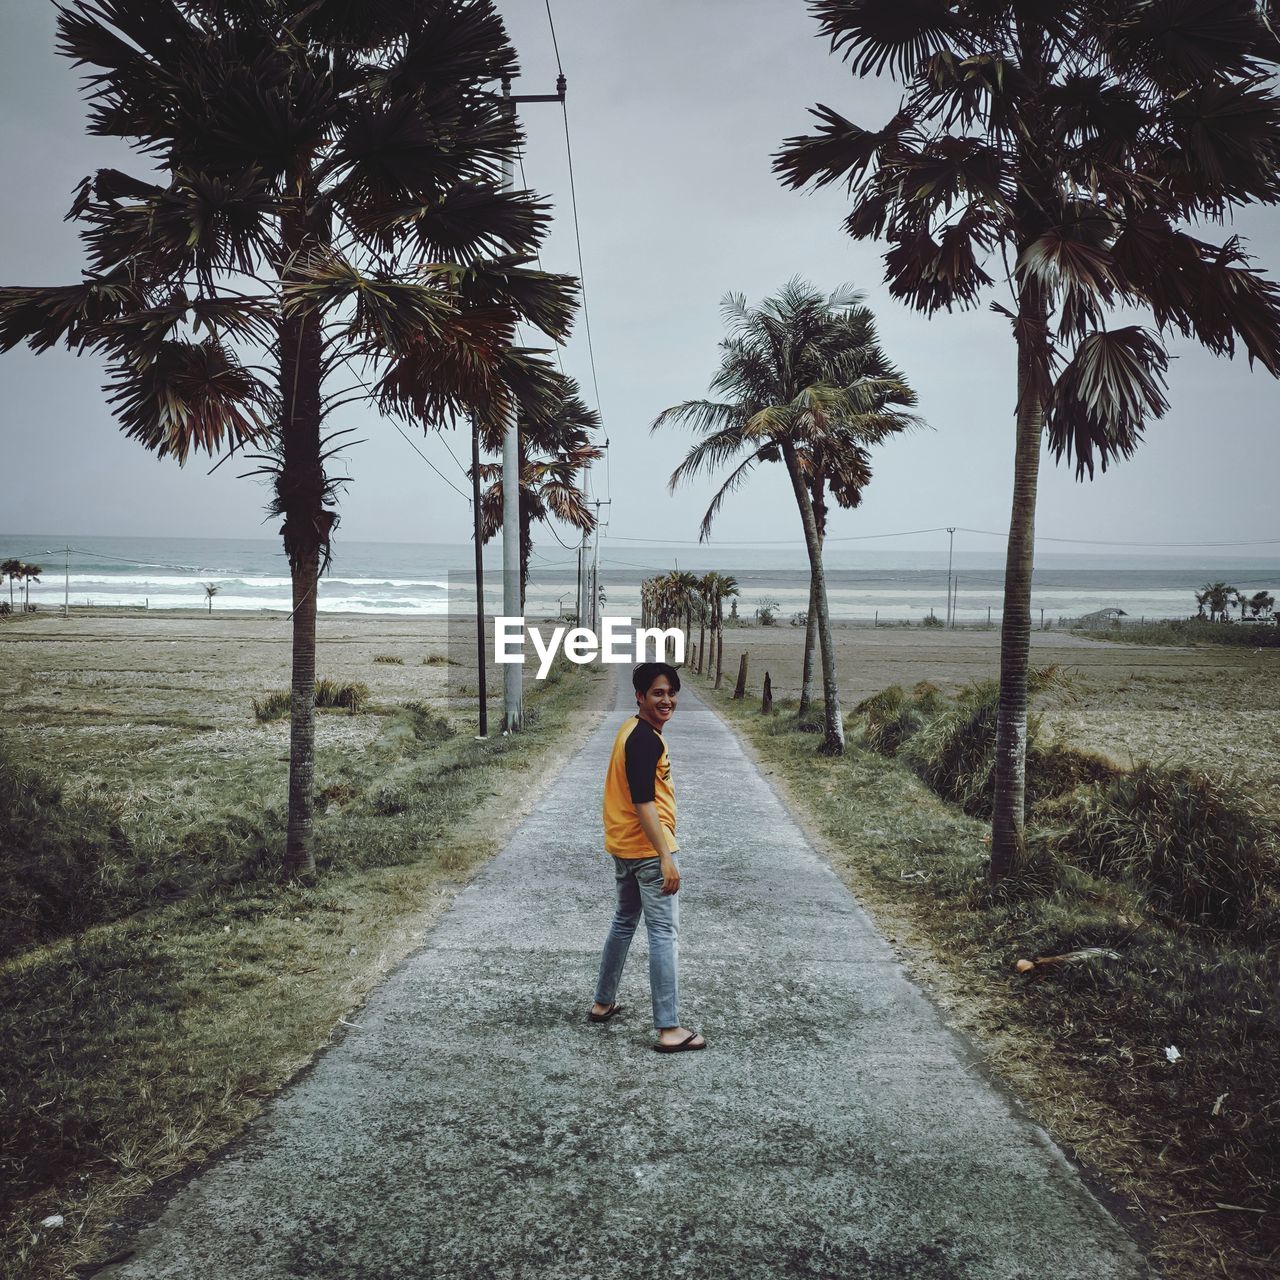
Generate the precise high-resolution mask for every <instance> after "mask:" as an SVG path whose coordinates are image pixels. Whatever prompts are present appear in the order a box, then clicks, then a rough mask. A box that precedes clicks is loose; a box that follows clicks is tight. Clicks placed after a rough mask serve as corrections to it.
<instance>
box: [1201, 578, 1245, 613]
mask: <svg viewBox="0 0 1280 1280" xmlns="http://www.w3.org/2000/svg"><path fill="white" fill-rule="evenodd" d="M1200 592H1201V594H1202V595H1203V597H1204V602H1205V604H1207V605H1208V606H1209V621H1210V622H1225V621H1226V620H1227V610H1228V608H1229V607H1230V605H1231V598H1232V596H1235V595H1238V594H1239V592H1237V591H1236V589H1235V587H1233V586H1229V585H1228V584H1227V583H1225V582H1206V583H1205V584H1204V586H1203V587H1202V588H1201V589H1200ZM1196 599H1200V595H1197V597H1196Z"/></svg>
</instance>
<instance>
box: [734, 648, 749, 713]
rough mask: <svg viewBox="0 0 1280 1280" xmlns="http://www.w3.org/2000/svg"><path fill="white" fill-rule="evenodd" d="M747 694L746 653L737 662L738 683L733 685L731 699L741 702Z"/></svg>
mask: <svg viewBox="0 0 1280 1280" xmlns="http://www.w3.org/2000/svg"><path fill="white" fill-rule="evenodd" d="M746 694H747V655H746V654H745V653H744V654H743V655H742V661H741V662H739V663H738V683H737V684H735V685H734V686H733V701H734V702H741V701H742V699H743V698H744V697H746Z"/></svg>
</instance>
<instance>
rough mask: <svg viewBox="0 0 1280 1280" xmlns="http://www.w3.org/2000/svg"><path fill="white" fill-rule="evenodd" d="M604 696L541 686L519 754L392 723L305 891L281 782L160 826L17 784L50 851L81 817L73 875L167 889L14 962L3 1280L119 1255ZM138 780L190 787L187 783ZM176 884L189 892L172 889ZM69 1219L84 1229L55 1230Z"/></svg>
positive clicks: (326, 811) (369, 975) (290, 1069)
mask: <svg viewBox="0 0 1280 1280" xmlns="http://www.w3.org/2000/svg"><path fill="white" fill-rule="evenodd" d="M578 671H579V669H577V668H575V672H578ZM600 679H601V677H600V676H599V675H597V674H594V673H591V672H586V671H583V672H581V674H575V675H573V676H565V677H564V678H562V679H560V680H557V681H555V682H552V683H546V682H544V683H541V684H538V685H536V686H532V687H531V689H530V692H529V694H528V695H527V696H528V703H527V709H528V711H529V715H528V717H527V719H526V724H525V729H524V731H523V732H522V733H521V734H520V735H518V736H516V737H514V738H504V737H492V738H489V739H488V740H486V741H483V742H477V741H475V740H474V738H473V737H472V734H471V732H469V731H468V732H461V731H460V730H459V729H458V728H457V727H456V726H455V725H454V723H453V722H452V721H451V720H450V719H449V718H448V717H447V716H446V715H443V714H441V712H440V711H439V710H437V709H436V708H434V707H432V706H429V705H426V704H421V703H409V704H405V705H403V706H400V707H398V708H395V709H393V710H392V711H391V712H390V713H389V714H387V715H386V716H385V717H383V718H381V719H380V721H379V728H380V732H379V735H378V736H377V737H376V738H375V739H374V741H373V742H372V744H371V745H370V746H368V747H367V748H366V749H364V750H362V751H358V752H352V751H349V750H343V749H341V748H332V749H330V750H329V751H328V752H327V753H326V752H322V753H321V754H320V756H319V758H318V764H317V792H318V798H319V805H318V816H317V821H316V837H317V848H318V851H317V867H318V874H317V877H316V881H315V883H314V884H312V885H309V886H308V885H302V884H297V883H294V884H288V885H285V884H282V883H281V882H280V879H279V863H278V850H279V848H280V845H281V842H282V836H283V828H284V813H283V809H282V806H281V800H282V796H278V795H276V794H275V790H276V787H277V783H276V782H273V783H271V784H269V785H265V786H264V783H263V780H262V779H261V777H260V776H259V774H258V773H257V772H255V771H254V769H253V768H251V767H247V766H245V764H244V762H243V761H242V760H241V759H239V758H238V757H236V756H234V755H233V756H231V757H230V758H229V759H227V760H225V761H215V760H210V761H209V762H208V763H209V766H210V770H211V778H212V779H213V781H212V783H211V788H212V792H213V794H214V795H215V796H216V800H215V802H213V803H210V800H211V794H210V793H209V792H204V793H202V792H200V791H199V789H198V788H196V789H193V790H191V791H189V792H187V793H184V794H185V798H180V799H179V800H177V801H171V802H170V803H169V804H168V805H167V806H166V808H165V810H164V812H163V815H162V821H157V820H155V819H154V818H153V817H152V816H151V815H152V811H151V809H149V808H148V807H146V806H143V807H140V808H138V809H136V810H134V809H130V808H129V807H128V806H127V805H123V804H117V805H115V806H114V807H113V806H112V805H110V804H107V803H106V802H103V803H102V804H101V805H99V806H98V807H97V808H93V807H81V806H80V805H79V802H73V801H70V800H67V799H66V798H65V797H64V796H63V795H62V792H61V791H60V789H59V788H58V787H57V785H56V784H49V783H39V780H38V779H37V780H35V781H32V780H31V779H25V778H19V780H18V783H17V786H18V788H19V789H20V790H21V788H23V787H25V788H27V791H28V792H31V793H32V795H33V798H32V799H31V800H30V803H31V804H37V805H39V806H41V808H40V810H39V812H40V814H42V815H43V817H44V818H45V819H47V822H46V826H45V829H46V832H47V839H48V842H49V846H50V847H56V846H57V845H58V844H59V841H61V840H63V839H64V837H65V834H66V831H67V830H68V829H70V827H71V826H73V825H74V824H83V830H84V832H85V838H86V840H88V841H90V843H91V845H92V848H91V849H90V851H89V853H86V854H76V856H75V857H74V858H70V864H71V869H72V870H71V874H75V872H76V869H77V868H80V867H82V866H90V867H93V868H96V869H97V870H96V871H94V872H93V874H99V875H101V876H102V877H104V879H105V880H106V881H109V882H110V883H111V884H113V885H115V886H117V889H116V893H117V895H123V893H124V886H128V885H129V884H130V883H131V882H135V881H138V882H140V883H141V882H145V883H146V884H148V885H149V886H150V887H148V888H147V889H146V891H145V892H143V891H137V890H135V891H133V892H134V896H133V898H132V900H130V899H128V898H127V896H115V897H111V898H109V899H108V901H109V903H110V904H111V905H110V910H109V911H108V912H107V913H106V918H103V919H102V920H101V922H99V923H97V924H95V925H94V926H93V927H90V928H88V929H82V928H81V927H80V926H81V923H82V922H81V921H76V922H75V924H74V928H73V929H71V930H70V931H68V930H67V929H64V930H63V936H62V937H60V938H57V939H55V940H53V941H51V942H49V943H48V944H46V945H39V946H31V947H28V948H27V949H26V950H24V951H22V952H20V953H18V954H14V955H10V956H9V957H8V958H7V959H5V960H3V961H0V1036H3V1038H4V1042H5V1044H6V1046H8V1048H7V1050H6V1053H5V1055H4V1057H3V1060H0V1099H2V1100H3V1115H2V1116H0V1124H3V1126H4V1131H5V1133H6V1138H7V1141H6V1144H5V1147H4V1153H3V1155H2V1156H0V1186H3V1187H4V1188H5V1192H4V1200H3V1203H4V1240H3V1244H2V1245H0V1249H3V1252H4V1256H5V1258H6V1267H5V1269H4V1274H5V1275H6V1276H9V1277H12V1278H13V1280H36V1278H37V1277H40V1278H45V1277H50V1276H55V1275H57V1276H62V1275H69V1274H71V1273H72V1269H73V1268H74V1267H76V1266H78V1265H81V1264H84V1263H86V1262H89V1261H101V1260H102V1259H103V1258H105V1257H107V1256H109V1255H110V1253H111V1251H112V1248H113V1243H112V1236H111V1231H110V1226H109V1224H110V1223H111V1222H112V1221H113V1220H115V1219H118V1218H120V1217H121V1216H127V1211H128V1206H129V1204H130V1202H131V1200H132V1199H133V1198H134V1197H135V1196H137V1195H139V1194H140V1193H142V1192H144V1191H146V1190H147V1189H148V1188H150V1187H151V1186H152V1185H153V1184H154V1183H155V1182H156V1181H157V1180H159V1179H162V1178H165V1177H168V1176H170V1175H173V1174H176V1173H179V1172H181V1171H182V1170H184V1169H187V1168H189V1167H191V1166H192V1165H193V1164H196V1163H198V1162H199V1161H201V1160H203V1159H204V1158H206V1157H207V1156H208V1155H209V1154H210V1153H212V1152H214V1151H216V1150H217V1149H218V1148H220V1147H221V1146H223V1145H224V1144H225V1143H226V1142H227V1141H228V1140H229V1139H230V1138H231V1137H233V1136H234V1135H235V1134H236V1133H237V1132H238V1131H239V1130H240V1129H241V1128H242V1127H243V1125H244V1124H245V1123H246V1122H247V1121H248V1120H249V1119H250V1118H252V1116H253V1115H254V1114H255V1113H256V1111H257V1110H258V1109H259V1108H260V1106H261V1103H262V1100H263V1099H264V1098H266V1097H268V1096H270V1095H271V1094H272V1093H273V1092H275V1091H276V1090H277V1089H278V1088H279V1087H280V1086H281V1085H282V1084H283V1083H284V1082H285V1081H287V1080H288V1079H289V1077H290V1076H292V1075H293V1074H294V1073H295V1072H296V1071H297V1070H298V1069H299V1068H300V1067H301V1066H303V1065H304V1064H305V1063H306V1062H307V1061H308V1060H309V1059H310V1057H311V1056H312V1055H313V1054H314V1052H315V1051H316V1048H317V1046H322V1045H324V1044H325V1043H326V1042H327V1041H328V1040H329V1038H330V1037H331V1036H332V1035H333V1034H334V1032H335V1030H337V1029H339V1027H338V1023H339V1019H341V1018H342V1017H343V1015H344V1014H346V1013H348V1012H349V1011H350V1010H351V1009H352V1008H353V1007H354V1006H356V1005H357V1004H359V1002H360V1001H361V1000H362V999H363V997H364V996H365V995H366V994H367V993H368V991H369V990H370V989H371V988H372V987H373V986H375V985H376V984H377V982H378V981H380V979H381V978H382V977H383V976H384V975H385V972H386V970H387V968H388V967H389V966H390V965H392V964H394V963H396V961H397V960H398V959H399V958H400V957H402V956H403V955H405V954H406V953H407V952H408V951H409V950H410V949H411V948H412V947H413V946H414V945H415V944H416V942H417V941H418V940H419V939H420V937H421V935H422V930H423V929H424V928H425V927H427V926H428V925H429V924H430V922H431V921H432V919H434V917H435V915H436V914H438V912H439V911H440V910H442V909H443V907H444V906H445V905H447V902H448V900H449V898H450V896H451V893H452V889H453V888H454V887H456V886H457V885H458V884H459V883H461V882H462V881H463V880H465V878H466V877H467V876H468V874H469V873H470V871H471V870H472V869H474V868H475V867H476V866H477V865H479V863H480V862H481V861H483V859H485V858H486V857H488V856H489V855H491V854H492V853H493V852H494V850H495V848H496V847H497V841H496V838H495V831H498V830H500V829H501V826H502V823H503V822H504V821H506V820H508V819H509V817H510V815H511V813H512V811H513V810H514V809H515V808H517V806H518V803H519V798H520V797H521V796H522V795H524V794H525V793H526V792H527V791H528V789H529V785H528V784H529V779H530V778H532V777H536V776H538V772H537V771H538V770H540V769H545V768H546V765H547V762H548V761H549V760H550V759H551V757H552V756H554V755H555V754H556V753H558V752H562V751H564V750H565V749H566V738H567V736H568V735H571V734H572V732H573V731H574V730H575V728H576V727H577V726H578V725H580V724H581V721H582V714H581V713H582V710H583V707H584V705H585V703H586V701H587V699H588V697H589V696H590V694H591V690H592V689H594V688H596V687H598V686H599V683H600ZM139 767H141V766H139ZM150 767H152V768H154V767H156V766H154V765H152V766H150ZM280 768H281V769H282V768H283V766H280ZM14 776H16V775H14V774H13V773H12V770H11V769H5V770H0V777H5V778H10V777H14ZM134 781H135V783H137V784H139V785H141V786H144V787H147V788H150V787H152V786H157V785H162V784H164V783H165V782H166V781H167V783H168V784H169V785H171V786H172V787H174V788H175V789H176V790H178V791H180V792H181V791H182V786H181V785H179V784H178V781H177V780H176V779H174V778H168V779H167V780H166V779H162V778H158V777H152V775H150V774H148V775H146V777H145V778H135V779H134ZM6 785H7V784H6ZM33 788H34V789H35V790H33ZM40 788H43V789H40ZM5 798H6V799H9V800H10V801H11V802H12V800H13V795H12V793H10V794H9V795H7V796H6V797H5ZM60 803H61V804H62V805H63V809H62V811H59V810H58V808H57V806H58V805H59V804H60ZM5 807H6V811H8V809H9V805H6V806H5ZM32 812H34V810H24V811H23V813H26V814H28V816H29V815H30V813H32ZM6 820H7V819H6ZM12 820H13V821H14V822H17V821H20V820H22V814H15V815H14V816H13V818H12ZM113 824H119V829H120V832H121V833H122V836H123V841H122V842H121V841H116V842H115V843H113V840H116V837H115V836H114V835H113V832H114V830H115V827H114V825H113ZM95 842H96V843H95ZM5 848H6V850H7V849H8V848H9V846H8V845H7V844H6V846H5ZM39 852H40V850H30V851H29V853H30V855H31V856H35V855H36V854H37V853H39ZM45 852H47V849H46V850H45ZM69 857H70V855H69ZM143 857H146V858H148V859H150V861H149V862H148V864H147V865H148V867H149V870H146V871H143V872H141V873H140V872H139V859H141V858H143ZM7 874H9V873H8V872H7ZM140 875H141V881H139V876H140ZM148 876H150V877H152V879H151V880H150V881H148V880H147V877H148ZM165 877H167V878H168V881H169V882H171V885H172V891H171V892H170V891H161V890H160V888H159V887H158V886H159V885H160V883H161V881H162V879H163V878H165ZM67 923H68V922H67V921H65V920H64V921H63V924H64V925H65V924H67ZM264 1007H269V1008H270V1011H271V1016H270V1017H269V1018H268V1017H263V1016H262V1010H263V1008H264ZM54 1213H60V1214H63V1215H64V1216H65V1218H66V1226H65V1227H64V1228H62V1229H60V1230H56V1231H40V1230H39V1228H38V1224H39V1222H40V1221H41V1220H42V1219H43V1218H44V1217H46V1216H47V1215H49V1214H54Z"/></svg>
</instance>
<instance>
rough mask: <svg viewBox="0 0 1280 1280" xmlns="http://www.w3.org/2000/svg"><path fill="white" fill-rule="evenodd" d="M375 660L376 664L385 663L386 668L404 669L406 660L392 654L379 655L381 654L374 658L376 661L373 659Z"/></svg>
mask: <svg viewBox="0 0 1280 1280" xmlns="http://www.w3.org/2000/svg"><path fill="white" fill-rule="evenodd" d="M373 660H374V662H381V663H383V664H384V665H385V666H389V667H403V666H404V659H403V658H397V657H396V656H395V654H392V653H379V654H377V655H376V656H375V657H374V659H373Z"/></svg>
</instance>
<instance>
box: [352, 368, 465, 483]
mask: <svg viewBox="0 0 1280 1280" xmlns="http://www.w3.org/2000/svg"><path fill="white" fill-rule="evenodd" d="M341 359H342V363H343V364H345V365H346V366H347V368H348V369H349V370H350V371H351V376H352V377H353V378H354V379H355V380H356V381H357V382H358V383H359V384H360V385H361V386H362V387H363V388H364V389H365V390H366V391H367V392H368V393H369V395H370V397H373V396H374V391H373V388H372V387H370V386H369V384H368V383H367V382H366V381H365V380H364V379H363V378H362V377H361V376H360V375H359V374H358V373H357V372H356V370H355V366H354V365H353V364H352V363H351V360H350V358H349V357H348V356H346V355H343V356H342V357H341ZM385 416H386V418H387V419H388V421H389V422H390V423H391V425H392V426H393V427H395V429H396V430H397V431H399V432H400V434H401V436H403V437H404V441H405V443H406V444H407V445H408V446H409V448H410V449H412V450H413V451H414V453H416V454H417V455H418V457H420V458H421V459H422V460H423V462H425V463H426V464H427V466H429V467H430V468H431V470H432V471H434V472H435V473H436V475H438V476H439V477H440V479H441V480H443V481H444V482H445V484H447V485H448V486H449V488H450V489H452V490H453V491H454V493H456V494H457V495H458V496H459V497H460V498H463V499H464V500H465V501H466V503H467V506H470V505H471V495H470V494H469V493H467V492H466V491H465V490H463V489H459V488H458V486H457V485H456V484H454V483H453V481H452V480H450V479H449V477H448V476H447V475H445V473H444V472H443V471H441V470H440V468H439V467H437V466H436V464H435V463H434V462H432V461H431V459H430V458H428V457H427V455H426V454H425V453H423V452H422V450H421V449H419V448H418V446H417V445H416V444H414V442H413V441H412V440H411V439H410V438H409V436H408V435H406V434H405V431H404V429H403V428H402V427H401V426H400V424H399V423H398V422H397V421H396V416H395V414H393V413H388V414H386V415H385ZM436 434H437V435H440V432H438V431H437V432H436ZM441 440H442V442H444V437H443V436H441ZM444 447H445V451H446V452H447V453H448V455H449V457H451V458H453V461H454V465H455V466H456V467H457V468H458V470H459V471H461V472H462V474H463V475H464V476H465V475H467V471H466V468H465V467H463V465H462V463H460V462H459V461H458V459H457V458H456V457H455V456H454V452H453V450H452V449H450V448H449V445H448V443H447V442H444Z"/></svg>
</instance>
